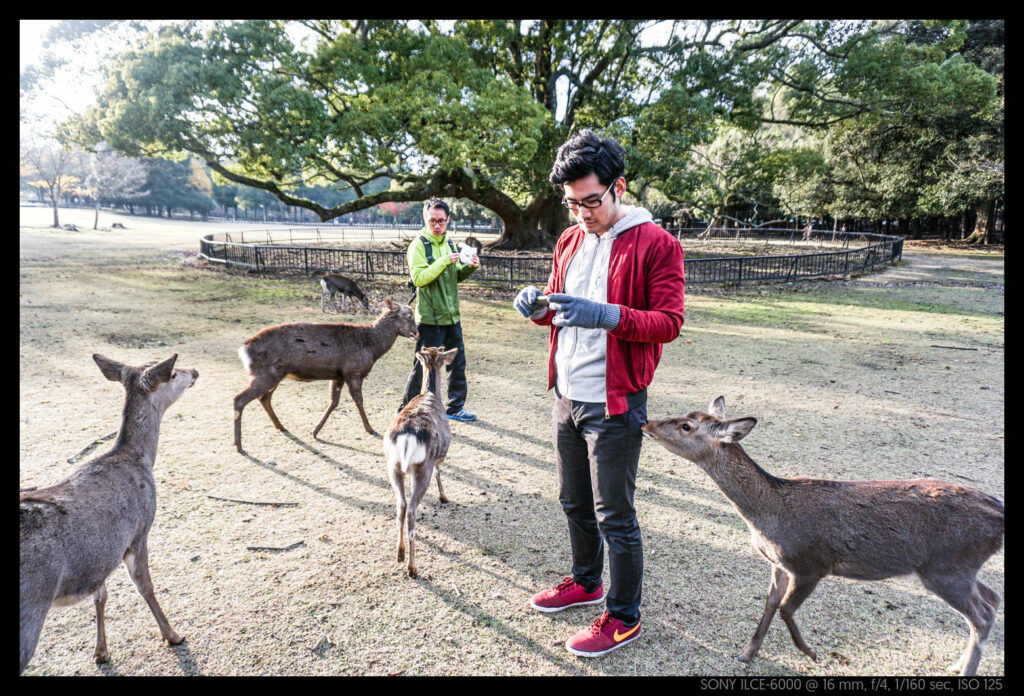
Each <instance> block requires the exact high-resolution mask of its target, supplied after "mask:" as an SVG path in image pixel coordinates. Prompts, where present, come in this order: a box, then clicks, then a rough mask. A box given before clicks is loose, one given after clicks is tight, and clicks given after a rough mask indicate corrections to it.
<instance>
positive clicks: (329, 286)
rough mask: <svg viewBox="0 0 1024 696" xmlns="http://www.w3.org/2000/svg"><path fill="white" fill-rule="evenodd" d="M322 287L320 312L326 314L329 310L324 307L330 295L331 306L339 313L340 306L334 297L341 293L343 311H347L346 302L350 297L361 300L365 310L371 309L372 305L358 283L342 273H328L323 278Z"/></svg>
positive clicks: (321, 279) (321, 280)
mask: <svg viewBox="0 0 1024 696" xmlns="http://www.w3.org/2000/svg"><path fill="white" fill-rule="evenodd" d="M320 287H321V288H323V293H321V295H320V311H321V312H326V311H327V308H326V307H325V306H324V300H326V299H328V295H330V302H331V306H332V307H334V311H335V312H337V311H338V305H336V304H335V303H334V296H335V295H336V294H338V293H341V311H342V312H344V311H345V300H346V299H348V298H349V297H353V298H355V299H357V300H359V301H360V302H361V303H362V305H363V309H369V308H370V303H369V302H368V301H367V299H366V295H364V294H363V291H362V290H360V289H359V286H358V285H356V281H354V280H352V279H351V278H347V277H345V276H343V275H341V274H340V273H328V274H327V275H324V276H321V278H320Z"/></svg>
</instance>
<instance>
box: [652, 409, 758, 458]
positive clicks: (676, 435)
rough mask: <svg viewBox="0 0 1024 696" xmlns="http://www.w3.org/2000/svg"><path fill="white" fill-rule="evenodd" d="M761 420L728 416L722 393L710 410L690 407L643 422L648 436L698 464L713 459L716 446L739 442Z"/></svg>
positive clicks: (670, 450)
mask: <svg viewBox="0 0 1024 696" xmlns="http://www.w3.org/2000/svg"><path fill="white" fill-rule="evenodd" d="M756 424H757V419H756V418H733V419H731V420H730V419H727V418H726V417H725V398H724V397H721V396H720V397H718V398H717V399H715V400H714V401H713V402H711V405H710V406H709V407H708V412H707V413H705V412H704V411H690V412H689V413H687V414H686V415H685V416H676V417H674V418H663V419H661V420H649V421H647V423H646V424H645V425H644V426H643V433H644V435H645V436H646V437H649V438H652V439H653V440H656V441H657V442H658V443H659V444H661V445H662V446H663V447H664V448H665V449H667V450H668V451H669V452H672V453H674V454H678V455H679V456H680V457H684V458H686V459H689V460H690V461H691V462H694V463H695V464H697V465H698V466H701V467H702V468H703V467H704V465H705V463H709V462H711V461H713V456H712V455H713V454H714V451H715V449H716V448H720V447H722V446H723V445H726V444H729V443H733V442H739V441H740V440H742V439H743V438H744V437H746V435H747V433H749V432H750V431H751V430H752V429H753V428H754V426H755V425H756Z"/></svg>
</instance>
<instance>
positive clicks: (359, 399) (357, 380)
mask: <svg viewBox="0 0 1024 696" xmlns="http://www.w3.org/2000/svg"><path fill="white" fill-rule="evenodd" d="M345 383H346V384H348V393H349V394H351V395H352V400H353V401H355V402H356V408H358V409H359V417H360V418H362V419H363V428H364V429H365V430H366V432H368V433H370V434H371V435H376V434H377V432H376V431H375V430H374V429H373V428H372V427H370V421H368V420H367V419H366V411H364V410H363V378H362V377H346V378H345Z"/></svg>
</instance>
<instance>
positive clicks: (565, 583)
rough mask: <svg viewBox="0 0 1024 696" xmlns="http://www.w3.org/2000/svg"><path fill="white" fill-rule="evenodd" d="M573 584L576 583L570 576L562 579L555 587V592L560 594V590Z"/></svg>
mask: <svg viewBox="0 0 1024 696" xmlns="http://www.w3.org/2000/svg"><path fill="white" fill-rule="evenodd" d="M575 584H576V581H575V580H573V579H572V576H571V575H569V576H567V577H564V578H562V582H561V583H560V584H558V585H556V586H555V592H561V591H562V590H564V589H566V588H568V587H570V586H572V585H575Z"/></svg>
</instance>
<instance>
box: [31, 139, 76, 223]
mask: <svg viewBox="0 0 1024 696" xmlns="http://www.w3.org/2000/svg"><path fill="white" fill-rule="evenodd" d="M80 164H81V153H80V152H79V151H75V150H68V149H67V148H65V147H63V146H62V145H60V144H59V143H57V142H56V141H55V140H50V139H38V138H35V137H32V136H28V137H24V136H23V137H22V140H21V173H22V175H24V176H26V177H27V178H28V179H29V181H28V184H29V186H32V187H34V188H38V189H42V190H44V191H45V192H46V194H47V196H48V197H49V199H50V203H51V205H53V226H54V227H58V228H59V227H60V219H59V218H58V216H57V205H58V204H59V202H60V197H61V195H62V194H64V193H65V192H68V191H74V190H76V188H75V187H76V185H77V184H78V183H79V182H80V181H81V178H80V177H78V176H75V173H77V172H78V170H79V167H80Z"/></svg>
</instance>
